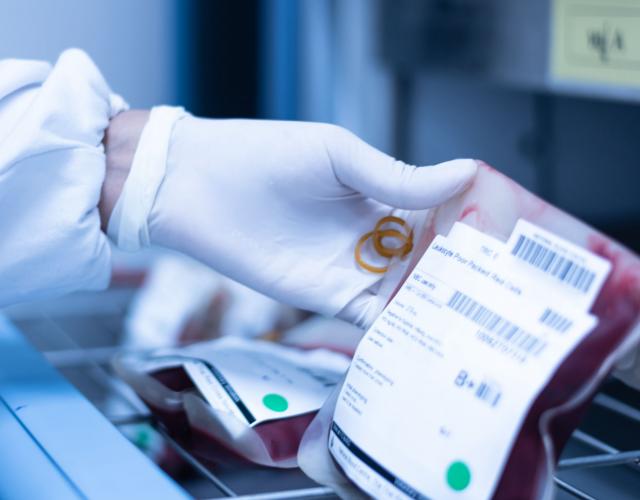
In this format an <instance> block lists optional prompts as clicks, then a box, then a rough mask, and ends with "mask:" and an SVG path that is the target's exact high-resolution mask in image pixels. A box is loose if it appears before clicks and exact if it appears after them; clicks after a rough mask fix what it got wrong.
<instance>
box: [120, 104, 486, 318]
mask: <svg viewBox="0 0 640 500" xmlns="http://www.w3.org/2000/svg"><path fill="white" fill-rule="evenodd" d="M475 171H476V163H475V161H473V160H456V161H451V162H447V163H444V164H441V165H437V166H434V167H428V168H416V167H414V166H411V165H407V164H405V163H402V162H400V161H396V160H394V159H393V158H391V157H390V156H387V155H386V154H383V153H381V152H380V151H378V150H376V149H374V148H373V147H371V146H369V145H367V144H366V143H364V142H363V141H361V140H360V139H358V138H357V137H356V136H355V135H353V134H352V133H350V132H348V131H346V130H344V129H342V128H340V127H336V126H334V125H326V124H319V123H303V122H278V121H258V120H206V119H198V118H194V117H192V116H190V115H187V114H185V113H184V112H182V111H181V110H180V109H176V108H166V107H161V108H154V109H153V110H152V112H151V116H150V118H149V121H148V123H147V125H146V126H145V128H144V130H143V132H142V136H141V139H140V142H139V145H138V149H137V151H136V153H135V157H134V160H133V164H132V167H131V172H130V174H129V177H128V179H127V181H126V184H125V187H124V189H123V192H122V195H121V197H120V199H119V200H118V202H117V204H116V206H115V208H114V212H113V215H112V217H111V220H110V223H109V234H110V236H111V237H112V238H113V239H114V240H115V241H116V242H117V243H118V244H119V245H120V246H121V247H124V248H125V249H129V250H135V249H137V248H140V247H142V246H145V245H149V244H157V245H162V246H165V247H169V248H172V249H175V250H178V251H181V252H183V253H186V254H189V255H191V256H192V257H195V258H197V259H199V260H200V261H202V262H204V263H206V264H208V265H210V266H211V267H213V268H214V269H216V270H218V271H219V272H221V273H223V274H225V275H227V276H229V277H231V278H232V279H235V280H237V281H239V282H240V283H243V284H245V285H247V286H249V287H251V288H253V289H255V290H257V291H259V292H262V293H264V294H266V295H269V296H271V297H273V298H275V299H277V300H280V301H283V302H287V303H290V304H292V305H295V306H297V307H301V308H303V309H309V310H312V311H316V312H319V313H322V314H327V315H338V316H339V317H341V318H343V319H347V320H349V321H352V322H355V323H357V324H359V325H361V326H366V325H368V324H369V323H370V322H371V321H372V320H373V318H374V317H375V315H377V314H378V312H379V311H380V310H381V308H382V307H383V306H384V303H385V302H386V299H387V297H383V298H381V297H378V296H377V295H376V293H377V292H376V283H377V282H378V281H379V280H380V278H381V276H380V275H376V274H371V273H369V272H367V271H364V270H362V269H360V268H359V267H358V265H357V263H356V261H355V259H354V247H355V245H356V242H357V240H358V239H359V237H360V236H362V235H363V234H364V233H365V232H367V231H370V230H372V229H373V227H374V225H375V223H376V222H377V221H378V220H379V219H380V218H381V217H383V216H385V215H389V214H390V213H391V212H392V207H398V208H402V209H425V208H427V207H431V206H434V205H437V204H439V203H442V202H443V201H445V200H447V199H448V198H450V197H451V196H453V195H455V194H456V193H459V192H460V191H461V190H462V189H464V187H465V186H466V185H467V184H468V182H469V181H470V180H471V179H472V177H473V175H474V174H475Z"/></svg>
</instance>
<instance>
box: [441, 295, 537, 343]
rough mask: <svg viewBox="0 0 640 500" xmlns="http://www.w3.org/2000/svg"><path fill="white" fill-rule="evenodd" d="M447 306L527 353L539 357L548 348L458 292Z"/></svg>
mask: <svg viewBox="0 0 640 500" xmlns="http://www.w3.org/2000/svg"><path fill="white" fill-rule="evenodd" d="M447 306H448V307H450V308H451V309H453V310H454V311H455V312H457V313H459V314H461V315H462V316H464V317H465V318H468V319H470V320H471V321H473V322H474V323H476V324H477V325H480V326H481V327H482V328H484V329H485V330H487V331H488V332H491V333H493V334H495V335H497V336H498V337H500V338H501V339H503V340H505V341H507V342H509V343H511V344H513V345H515V346H516V347H518V348H520V349H522V350H524V351H525V352H526V353H529V354H534V355H538V354H540V353H541V352H542V350H543V349H544V347H545V346H546V342H544V341H542V340H540V339H539V338H538V337H536V336H535V335H532V334H531V333H529V332H526V331H525V330H523V329H522V328H520V327H519V326H517V325H515V324H513V323H511V322H510V321H509V320H506V319H505V318H503V317H502V316H500V315H499V314H497V313H495V312H493V311H492V310H490V309H488V308H486V307H484V306H483V305H482V304H480V303H478V302H476V301H475V300H473V299H472V298H471V297H469V296H468V295H465V294H464V293H462V292H460V291H457V290H456V292H455V293H454V294H453V295H452V296H451V298H450V299H449V302H447Z"/></svg>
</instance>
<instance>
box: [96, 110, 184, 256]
mask: <svg viewBox="0 0 640 500" xmlns="http://www.w3.org/2000/svg"><path fill="white" fill-rule="evenodd" d="M187 115H188V113H187V112H186V111H185V110H184V108H181V107H172V106H158V107H155V108H152V109H151V113H150V115H149V120H148V122H147V123H146V125H145V126H144V129H143V130H142V134H141V136H140V141H139V142H138V147H137V148H136V152H135V154H134V157H133V162H132V164H131V170H130V171H129V175H128V177H127V180H126V182H125V184H124V187H123V189H122V193H121V194H120V197H119V198H118V201H117V202H116V204H115V206H114V208H113V212H112V213H111V217H110V219H109V224H108V227H107V234H108V235H109V237H110V238H111V239H112V240H113V242H114V243H115V244H116V246H117V247H118V248H120V249H122V250H126V251H129V252H135V251H137V250H140V249H142V248H144V247H148V246H149V244H150V239H149V226H148V219H149V213H150V212H151V208H152V207H153V203H154V201H155V199H156V195H157V193H158V189H159V188H160V185H161V184H162V181H163V180H164V178H165V174H166V167H167V154H168V152H169V141H170V139H171V132H172V130H173V127H174V125H175V123H176V122H177V121H178V120H180V119H181V118H183V117H184V116H187Z"/></svg>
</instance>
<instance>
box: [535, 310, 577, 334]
mask: <svg viewBox="0 0 640 500" xmlns="http://www.w3.org/2000/svg"><path fill="white" fill-rule="evenodd" d="M540 323H543V324H545V325H547V326H550V327H551V328H553V329H554V330H558V331H559V332H562V333H564V332H566V331H567V330H568V329H569V328H571V325H572V324H573V322H572V321H571V320H569V319H567V318H565V317H564V316H562V315H561V314H558V313H557V312H555V311H553V310H552V309H549V308H547V309H545V310H544V312H543V313H542V315H541V316H540Z"/></svg>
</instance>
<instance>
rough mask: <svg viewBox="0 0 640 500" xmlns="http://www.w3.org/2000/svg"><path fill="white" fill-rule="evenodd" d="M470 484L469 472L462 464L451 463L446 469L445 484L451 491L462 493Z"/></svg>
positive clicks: (465, 465)
mask: <svg viewBox="0 0 640 500" xmlns="http://www.w3.org/2000/svg"><path fill="white" fill-rule="evenodd" d="M470 482H471V471H470V470H469V467H468V466H467V464H465V463H464V462H453V463H452V464H451V465H450V466H449V468H448V469H447V484H448V485H449V487H450V488H451V489H452V490H455V491H462V490H464V489H465V488H466V487H467V486H469V483H470Z"/></svg>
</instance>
